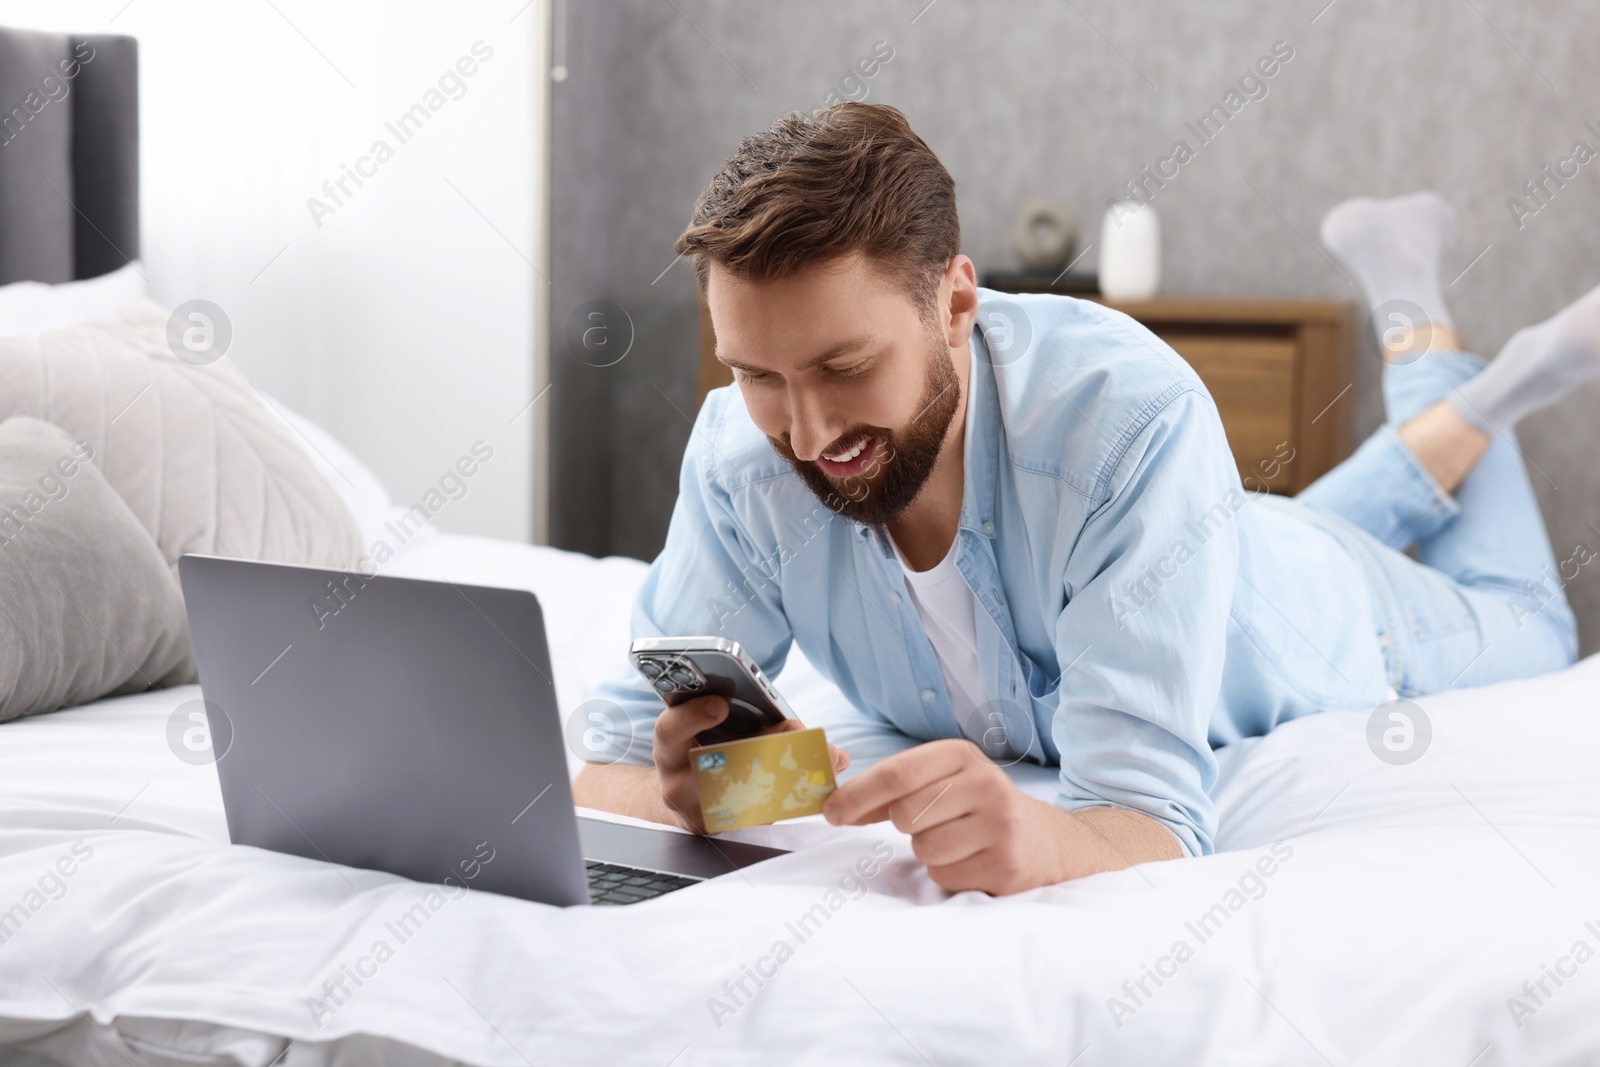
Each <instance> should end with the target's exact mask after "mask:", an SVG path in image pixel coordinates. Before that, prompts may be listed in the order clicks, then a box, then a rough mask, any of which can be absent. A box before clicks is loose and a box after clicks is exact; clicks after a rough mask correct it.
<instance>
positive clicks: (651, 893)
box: [584, 860, 701, 904]
mask: <svg viewBox="0 0 1600 1067" xmlns="http://www.w3.org/2000/svg"><path fill="white" fill-rule="evenodd" d="M584 865H585V866H586V867H588V869H589V900H590V902H591V903H594V904H637V903H638V902H639V901H641V900H649V899H651V898H652V897H659V896H661V895H662V894H663V893H670V892H672V891H673V890H674V889H682V888H684V887H685V886H691V885H694V884H695V883H696V882H698V881H701V879H699V878H685V877H683V876H682V875H677V874H661V873H659V872H657V871H646V870H641V869H640V868H638V867H623V866H621V865H620V864H616V863H601V862H600V861H599V860H585V861H584Z"/></svg>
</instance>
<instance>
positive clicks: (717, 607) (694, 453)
mask: <svg viewBox="0 0 1600 1067" xmlns="http://www.w3.org/2000/svg"><path fill="white" fill-rule="evenodd" d="M725 406H726V398H723V397H718V396H716V395H715V394H713V396H712V397H711V399H710V400H709V401H708V402H707V403H706V404H704V405H702V407H701V409H700V416H699V418H697V419H696V420H695V428H694V433H693V434H692V436H691V437H690V440H689V445H688V447H687V448H686V449H685V451H684V456H683V466H682V468H681V470H680V473H679V478H678V501H677V504H676V505H675V506H674V507H673V510H672V522H671V524H670V526H669V527H668V530H667V541H666V545H665V546H664V547H663V548H662V550H661V554H660V555H659V556H657V557H656V560H655V562H654V563H652V564H651V565H650V570H649V572H648V573H647V574H646V575H645V580H644V585H643V586H642V587H641V588H640V590H639V596H638V599H637V600H635V601H634V606H633V616H632V633H633V637H634V638H635V639H637V638H641V637H662V636H669V635H670V636H674V637H680V636H681V637H688V636H701V635H706V636H717V637H731V638H733V639H734V640H736V641H738V642H739V643H740V644H741V645H742V646H744V649H745V651H746V652H748V653H749V654H750V655H751V656H752V657H754V658H755V660H756V662H757V663H759V664H760V665H761V669H762V671H763V672H764V673H765V674H766V676H767V677H769V678H776V677H777V675H778V672H779V671H780V670H781V669H782V667H783V664H784V661H785V659H786V658H787V657H788V653H789V647H790V644H791V642H792V641H793V634H792V632H791V630H790V627H789V621H788V618H787V617H786V616H785V615H784V612H783V606H782V600H781V598H780V596H779V589H778V583H777V581H776V580H775V578H776V575H775V573H774V572H773V567H774V566H775V563H774V561H773V560H772V559H770V558H767V559H763V558H762V556H761V554H760V553H759V551H758V550H757V549H756V547H755V546H754V544H753V542H752V541H751V538H750V536H749V534H748V532H747V531H746V530H745V529H744V527H743V525H742V523H741V521H740V519H739V517H738V516H737V515H736V513H735V510H734V505H733V500H732V497H731V494H730V492H729V490H728V489H727V488H725V484H726V483H725V482H724V481H723V480H722V479H719V478H717V477H716V475H717V474H718V473H719V471H718V470H717V468H718V467H719V466H721V467H727V466H728V464H729V460H727V459H726V458H725V457H724V456H723V454H722V453H720V452H719V451H718V449H717V447H716V445H715V444H714V442H715V440H716V434H717V425H718V423H719V422H720V419H721V418H722V412H723V410H724V408H725ZM721 473H726V474H729V475H731V474H734V473H736V472H734V471H732V470H728V471H725V472H721ZM584 709H585V711H586V713H587V714H588V718H589V721H590V722H592V723H593V724H595V726H596V727H597V728H598V730H599V734H600V736H595V735H594V734H591V735H590V741H586V742H585V744H586V745H588V746H589V747H590V748H591V749H594V750H595V752H594V755H599V756H600V758H601V760H602V761H603V762H607V763H614V762H622V763H631V764H636V765H639V766H646V767H647V766H651V765H652V764H653V762H654V761H653V758H652V750H651V749H652V739H653V737H654V731H655V721H656V717H657V716H658V715H660V714H661V711H662V709H663V705H662V702H661V698H660V696H658V695H657V694H656V692H655V691H654V690H653V689H651V688H650V686H649V685H648V684H647V683H646V682H645V680H644V678H643V677H641V676H640V675H639V673H638V672H637V671H635V670H634V669H633V667H632V665H631V664H630V665H629V667H628V670H627V672H626V673H625V674H623V675H620V676H618V677H617V678H614V679H612V680H609V681H607V682H605V683H603V684H601V685H600V687H599V688H598V689H596V690H595V692H594V693H593V695H592V696H591V697H590V699H589V701H588V702H587V703H586V704H585V705H584ZM597 716H598V717H597ZM568 732H569V735H571V734H573V733H574V731H572V730H569V731H568ZM578 755H579V756H580V757H584V756H585V755H586V753H585V752H583V751H579V753H578Z"/></svg>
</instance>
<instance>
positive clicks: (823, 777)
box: [689, 727, 834, 834]
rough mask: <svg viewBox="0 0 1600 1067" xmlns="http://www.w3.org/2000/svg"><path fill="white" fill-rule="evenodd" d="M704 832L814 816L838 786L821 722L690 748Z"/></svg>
mask: <svg viewBox="0 0 1600 1067" xmlns="http://www.w3.org/2000/svg"><path fill="white" fill-rule="evenodd" d="M689 766H690V767H692V768H694V781H695V786H696V787H697V788H698V789H699V791H700V813H701V814H702V815H703V816H705V822H706V831H707V832H708V833H713V834H715V833H720V832H721V831H723V830H737V829H738V828H739V827H741V826H763V825H765V824H766V823H772V822H778V821H779V820H781V819H798V818H799V817H800V816H802V815H816V814H817V813H819V812H821V811H822V802H823V801H825V800H827V799H828V794H829V793H831V792H833V790H834V780H833V761H832V760H831V759H829V757H828V738H827V735H826V734H824V733H823V732H822V728H821V727H816V728H814V729H810V730H794V731H792V732H788V733H777V734H767V735H764V736H762V737H749V738H746V739H745V740H743V741H730V742H728V743H727V744H724V745H706V746H705V747H703V748H692V749H690V750H689Z"/></svg>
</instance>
